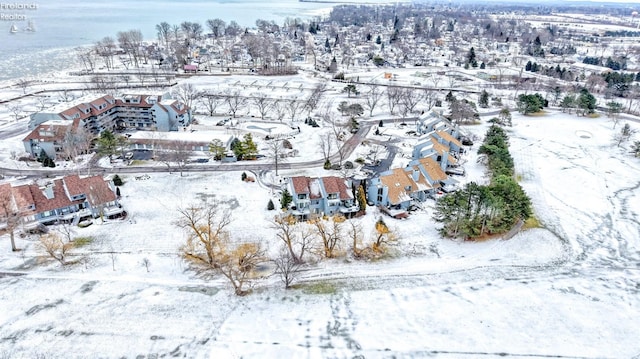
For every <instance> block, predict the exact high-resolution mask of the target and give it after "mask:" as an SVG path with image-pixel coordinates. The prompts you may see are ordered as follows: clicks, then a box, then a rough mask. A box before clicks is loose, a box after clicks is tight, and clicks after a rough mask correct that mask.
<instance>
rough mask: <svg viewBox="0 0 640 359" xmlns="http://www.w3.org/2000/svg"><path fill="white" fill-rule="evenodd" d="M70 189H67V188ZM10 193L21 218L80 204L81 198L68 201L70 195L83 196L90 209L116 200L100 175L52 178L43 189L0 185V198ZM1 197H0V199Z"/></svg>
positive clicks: (29, 185) (30, 185)
mask: <svg viewBox="0 0 640 359" xmlns="http://www.w3.org/2000/svg"><path fill="white" fill-rule="evenodd" d="M70 188H71V189H70ZM7 193H10V196H11V198H12V200H13V203H14V208H16V209H18V210H19V211H20V212H21V214H22V215H30V214H35V213H43V212H47V211H52V210H55V209H59V208H65V207H69V206H72V205H76V204H80V203H83V202H84V201H85V199H78V200H71V197H70V195H71V196H73V195H79V194H85V195H86V197H87V198H86V200H87V201H88V202H89V203H90V204H91V205H92V206H99V205H102V204H105V203H109V202H113V201H115V200H116V198H117V197H116V194H115V193H114V192H113V190H112V189H111V187H110V186H109V183H108V181H105V180H104V178H102V176H99V175H96V176H92V177H86V178H80V177H79V176H77V175H71V176H66V177H63V178H59V179H55V180H53V181H52V182H51V183H49V184H47V185H46V186H45V187H40V186H38V185H37V184H27V185H20V186H16V187H13V186H11V184H9V183H6V184H3V185H0V196H5V195H6V194H7ZM2 198H3V197H0V200H2Z"/></svg>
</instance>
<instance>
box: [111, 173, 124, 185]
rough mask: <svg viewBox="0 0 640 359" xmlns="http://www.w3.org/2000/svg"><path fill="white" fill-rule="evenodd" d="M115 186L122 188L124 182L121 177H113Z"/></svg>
mask: <svg viewBox="0 0 640 359" xmlns="http://www.w3.org/2000/svg"><path fill="white" fill-rule="evenodd" d="M113 184H114V185H116V186H122V185H123V184H124V182H123V181H122V178H120V176H118V175H115V176H113Z"/></svg>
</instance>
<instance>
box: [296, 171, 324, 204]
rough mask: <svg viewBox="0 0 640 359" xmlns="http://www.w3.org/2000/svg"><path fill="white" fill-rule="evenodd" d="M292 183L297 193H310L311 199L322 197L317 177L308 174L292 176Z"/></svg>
mask: <svg viewBox="0 0 640 359" xmlns="http://www.w3.org/2000/svg"><path fill="white" fill-rule="evenodd" d="M291 183H292V185H293V190H294V191H295V193H296V194H308V195H309V198H311V199H316V198H321V197H322V195H321V194H320V187H319V186H318V181H317V178H309V177H306V176H297V177H291Z"/></svg>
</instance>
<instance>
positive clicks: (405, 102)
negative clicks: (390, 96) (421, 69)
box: [400, 87, 422, 118]
mask: <svg viewBox="0 0 640 359" xmlns="http://www.w3.org/2000/svg"><path fill="white" fill-rule="evenodd" d="M401 94H402V95H401V97H400V111H401V112H402V117H403V118H406V117H407V115H409V114H412V113H413V112H414V111H415V109H416V106H417V105H418V103H420V101H421V100H422V94H421V93H420V92H418V91H416V90H415V89H413V88H408V87H405V88H404V89H402V90H401Z"/></svg>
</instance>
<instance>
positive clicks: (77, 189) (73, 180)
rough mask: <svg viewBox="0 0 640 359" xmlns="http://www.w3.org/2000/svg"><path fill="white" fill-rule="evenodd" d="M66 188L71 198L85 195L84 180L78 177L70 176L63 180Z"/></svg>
mask: <svg viewBox="0 0 640 359" xmlns="http://www.w3.org/2000/svg"><path fill="white" fill-rule="evenodd" d="M62 182H63V183H64V186H65V187H66V188H67V193H69V195H70V196H77V195H80V194H83V193H84V192H83V186H82V180H80V176H78V175H70V176H67V177H65V178H63V179H62Z"/></svg>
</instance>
